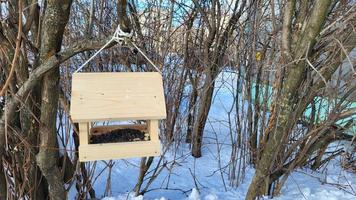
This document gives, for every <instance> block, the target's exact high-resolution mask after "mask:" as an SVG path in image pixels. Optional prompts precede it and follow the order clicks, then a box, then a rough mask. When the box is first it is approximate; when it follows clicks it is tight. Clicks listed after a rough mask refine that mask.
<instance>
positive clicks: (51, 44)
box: [36, 0, 72, 199]
mask: <svg viewBox="0 0 356 200" xmlns="http://www.w3.org/2000/svg"><path fill="white" fill-rule="evenodd" d="M71 4H72V1H71V0H65V1H56V0H48V1H47V7H46V10H45V15H44V21H43V25H42V27H43V30H42V31H43V32H42V40H41V49H40V63H43V62H45V61H46V60H47V59H48V58H49V57H51V56H52V55H54V54H56V53H57V52H59V51H60V49H61V45H62V38H63V33H64V29H65V26H66V24H67V22H68V18H69V12H70V8H71ZM59 75H60V73H59V68H55V69H52V70H50V71H49V72H47V73H46V74H45V76H44V78H43V82H42V89H41V90H42V97H41V116H40V121H41V124H40V130H39V133H40V149H39V153H38V154H37V156H36V161H37V165H38V166H39V168H40V169H41V171H42V174H43V175H44V177H45V178H46V180H47V182H48V186H49V196H50V198H51V199H66V192H65V190H64V182H63V177H62V174H61V172H60V169H59V168H58V166H57V161H58V150H57V148H58V143H57V132H56V120H57V106H58V98H59V87H58V85H59Z"/></svg>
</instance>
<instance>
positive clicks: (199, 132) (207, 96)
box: [192, 73, 215, 158]
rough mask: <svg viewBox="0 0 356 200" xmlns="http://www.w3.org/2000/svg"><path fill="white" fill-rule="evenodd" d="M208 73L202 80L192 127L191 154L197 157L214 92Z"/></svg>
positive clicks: (199, 155)
mask: <svg viewBox="0 0 356 200" xmlns="http://www.w3.org/2000/svg"><path fill="white" fill-rule="evenodd" d="M213 77H215V76H212V75H211V74H210V73H209V75H208V76H207V80H205V82H204V86H203V88H202V93H201V95H200V96H201V99H200V102H199V104H198V109H199V110H198V116H197V118H196V120H195V126H194V129H193V144H192V156H194V157H196V158H199V157H201V146H202V140H203V132H204V127H205V124H206V120H207V119H208V114H209V110H210V106H211V101H212V98H213V93H214V85H215V81H214V80H213Z"/></svg>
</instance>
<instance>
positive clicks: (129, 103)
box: [70, 72, 166, 122]
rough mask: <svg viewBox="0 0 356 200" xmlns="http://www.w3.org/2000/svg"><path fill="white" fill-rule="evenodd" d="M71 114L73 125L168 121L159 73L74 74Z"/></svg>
mask: <svg viewBox="0 0 356 200" xmlns="http://www.w3.org/2000/svg"><path fill="white" fill-rule="evenodd" d="M70 115H71V117H72V119H73V121H74V122H90V121H113V120H152V119H164V118H166V105H165V101H164V94H163V83H162V76H161V75H160V74H159V73H157V72H127V73H126V72H115V73H112V72H110V73H104V72H100V73H74V74H73V79H72V99H71V108H70Z"/></svg>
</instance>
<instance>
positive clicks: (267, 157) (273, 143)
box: [246, 0, 331, 200]
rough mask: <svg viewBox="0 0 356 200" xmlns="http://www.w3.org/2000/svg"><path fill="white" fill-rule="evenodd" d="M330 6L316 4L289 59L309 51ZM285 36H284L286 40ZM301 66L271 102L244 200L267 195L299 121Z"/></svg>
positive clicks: (290, 70)
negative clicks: (272, 106) (278, 160)
mask: <svg viewBox="0 0 356 200" xmlns="http://www.w3.org/2000/svg"><path fill="white" fill-rule="evenodd" d="M290 2H292V1H289V2H288V3H290ZM330 4H331V0H318V1H316V2H315V5H314V8H313V10H312V15H311V16H310V20H309V21H308V23H307V27H308V28H307V29H306V30H305V32H304V34H301V36H302V38H301V39H300V42H299V43H297V44H298V45H297V47H296V49H295V51H294V52H295V53H294V54H293V56H292V57H293V58H300V57H302V56H303V55H305V52H306V51H307V52H310V51H309V49H311V48H312V47H313V46H314V44H315V38H316V37H317V35H318V34H319V33H320V30H321V28H322V26H323V25H324V23H325V20H326V16H327V13H328V9H329V6H330ZM289 6H294V4H293V3H292V5H289ZM289 9H292V8H290V7H286V8H285V10H287V11H289ZM289 14H291V12H285V15H289ZM291 15H292V14H291ZM290 17H292V16H290ZM290 17H284V25H283V26H288V27H290V21H291V18H290ZM283 34H284V36H283V37H282V38H283V39H284V40H286V41H283V45H282V46H283V48H284V50H285V51H286V52H289V48H290V44H289V43H290V38H289V36H288V35H289V34H290V28H289V29H288V28H286V30H284V32H283ZM285 34H287V36H286V35H285ZM286 57H287V58H286ZM288 57H290V55H288V53H285V54H284V57H282V59H285V60H287V61H288V60H290V59H289V58H288ZM282 63H283V62H282ZM305 66H306V63H305V62H304V61H300V62H299V63H297V64H295V65H293V66H291V67H290V68H288V69H287V71H286V75H285V78H284V83H283V88H282V91H281V95H280V96H279V97H278V98H276V99H275V100H274V101H275V102H274V104H275V105H277V102H276V101H278V105H279V106H277V107H276V109H274V110H273V112H272V113H271V119H270V120H269V122H268V127H271V128H269V129H268V130H266V138H267V140H266V143H265V144H264V145H265V146H264V149H263V151H262V154H261V158H260V160H259V162H258V164H257V167H256V172H255V175H254V177H253V179H252V182H251V184H250V187H249V189H248V192H247V196H246V200H254V199H256V198H257V197H260V196H262V195H266V194H268V193H269V187H270V184H271V179H270V174H271V170H272V169H273V167H274V164H275V160H276V156H277V154H279V153H280V149H281V145H282V143H283V141H284V139H285V138H286V137H287V136H288V134H289V132H290V131H291V129H292V128H291V127H294V123H293V121H294V119H295V118H298V117H299V116H293V111H294V109H295V104H296V102H297V98H296V97H297V96H298V88H299V87H300V85H301V83H302V81H303V80H304V73H305V69H306V67H305ZM272 116H277V117H278V120H274V119H273V117H272Z"/></svg>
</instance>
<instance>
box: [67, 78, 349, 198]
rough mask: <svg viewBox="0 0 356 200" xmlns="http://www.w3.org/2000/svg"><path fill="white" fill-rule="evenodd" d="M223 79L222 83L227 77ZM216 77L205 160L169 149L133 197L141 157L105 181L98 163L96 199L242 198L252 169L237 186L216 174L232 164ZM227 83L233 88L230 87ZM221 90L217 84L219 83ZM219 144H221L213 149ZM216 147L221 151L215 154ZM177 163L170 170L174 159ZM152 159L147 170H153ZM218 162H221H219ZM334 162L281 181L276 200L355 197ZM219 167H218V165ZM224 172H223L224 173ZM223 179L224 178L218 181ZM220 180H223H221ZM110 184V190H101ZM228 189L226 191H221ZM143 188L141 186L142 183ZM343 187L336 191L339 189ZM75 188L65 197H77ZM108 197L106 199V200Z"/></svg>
mask: <svg viewBox="0 0 356 200" xmlns="http://www.w3.org/2000/svg"><path fill="white" fill-rule="evenodd" d="M225 78H226V79H225ZM225 78H220V79H219V80H227V81H228V82H225V83H224V84H228V85H230V86H231V88H230V86H227V85H225V86H224V87H221V88H219V89H218V90H217V91H218V92H217V94H216V96H215V98H214V103H213V105H212V109H211V111H210V114H209V120H208V121H209V123H208V124H207V126H206V132H205V137H204V145H203V149H202V154H203V156H202V157H201V158H198V159H195V158H193V157H192V156H190V149H189V146H188V145H186V144H184V143H182V144H181V145H180V147H179V150H177V151H175V152H173V151H169V152H167V154H166V155H165V157H164V160H165V161H167V166H166V168H164V169H163V170H162V172H161V173H160V174H159V176H158V177H157V179H156V180H155V181H154V182H153V184H152V185H151V186H150V187H149V192H147V193H145V195H144V196H139V197H134V195H133V194H132V193H130V192H131V191H132V190H133V188H134V187H135V184H136V181H137V178H138V175H139V167H138V166H139V163H140V159H127V160H117V161H115V162H114V166H113V167H112V171H111V174H110V177H111V179H110V181H109V182H108V181H107V178H108V173H109V170H107V169H106V170H105V171H103V172H102V173H101V171H102V170H103V168H104V167H105V164H104V163H103V162H102V161H100V162H98V163H97V165H96V169H95V175H96V176H98V177H97V178H95V182H94V184H93V187H94V189H95V191H96V194H97V197H99V198H103V199H104V200H126V199H129V200H143V199H144V200H169V199H172V200H175V199H177V200H180V199H182V200H185V199H187V200H200V199H201V200H218V199H221V200H229V199H231V200H239V199H244V198H245V195H246V192H247V189H248V186H249V184H250V182H251V179H252V177H253V174H254V170H253V168H248V167H247V168H246V173H245V179H244V181H243V182H242V183H241V184H240V185H239V186H238V187H237V188H232V187H230V186H229V180H228V176H227V174H226V173H222V174H221V173H220V170H219V168H220V167H224V166H226V165H227V164H228V162H229V161H230V154H231V143H229V142H230V139H229V138H230V136H229V134H228V128H227V126H226V120H227V119H226V111H227V110H229V108H230V107H231V103H232V96H233V95H232V94H231V91H233V90H234V87H233V86H234V85H235V84H234V80H233V78H232V77H225ZM229 81H230V82H231V83H232V84H229ZM217 87H219V84H217ZM217 144H219V145H217ZM218 147H219V148H220V153H218ZM173 160H176V162H175V164H174V165H173V166H172V161H173ZM157 161H158V158H155V161H154V163H153V164H152V166H151V168H153V167H155V166H156V164H157ZM219 162H220V163H219ZM339 163H340V162H338V161H337V160H332V161H331V162H330V163H329V164H328V165H327V167H326V168H323V169H320V172H313V171H310V170H307V169H299V170H298V171H296V172H293V173H292V174H291V175H290V177H289V178H288V180H287V182H286V183H285V185H284V187H283V189H282V194H281V195H280V196H279V197H277V198H275V199H278V200H292V199H293V200H297V199H301V200H305V199H308V200H312V199H315V200H323V199H325V200H333V199H335V200H342V199H356V196H354V195H356V193H355V192H356V191H355V190H356V188H352V187H356V175H355V174H352V173H349V172H346V171H344V170H342V169H341V167H340V166H339ZM219 166H220V167H219ZM227 171H228V170H225V172H227ZM222 176H223V179H222ZM223 180H224V181H223ZM108 184H110V185H111V191H105V189H106V186H107V185H108ZM224 185H226V189H225V187H224ZM144 186H145V184H144ZM341 187H342V188H343V189H339V188H341ZM75 192H76V191H75V189H74V187H73V188H72V190H71V191H70V194H69V196H70V197H71V198H73V197H74V196H75ZM104 194H106V196H110V197H105V196H104Z"/></svg>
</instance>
